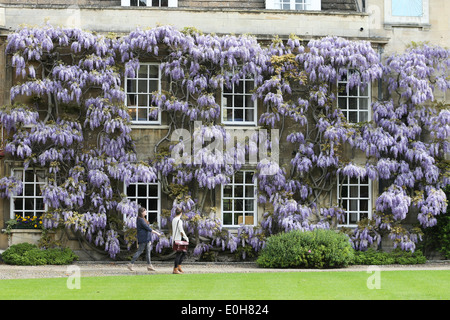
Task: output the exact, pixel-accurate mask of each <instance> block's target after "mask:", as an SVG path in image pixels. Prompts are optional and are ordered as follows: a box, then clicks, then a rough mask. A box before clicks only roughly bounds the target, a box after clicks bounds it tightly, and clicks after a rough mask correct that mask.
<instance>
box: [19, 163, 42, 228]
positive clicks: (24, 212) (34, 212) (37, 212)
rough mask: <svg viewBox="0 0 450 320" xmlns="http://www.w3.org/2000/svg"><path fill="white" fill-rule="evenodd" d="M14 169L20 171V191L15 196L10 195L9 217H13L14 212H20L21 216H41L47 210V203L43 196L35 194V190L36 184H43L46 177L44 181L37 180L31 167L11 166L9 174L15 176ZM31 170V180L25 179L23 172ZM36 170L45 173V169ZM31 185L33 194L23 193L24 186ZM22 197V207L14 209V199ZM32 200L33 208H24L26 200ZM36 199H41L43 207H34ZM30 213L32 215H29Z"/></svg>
mask: <svg viewBox="0 0 450 320" xmlns="http://www.w3.org/2000/svg"><path fill="white" fill-rule="evenodd" d="M16 171H20V172H21V173H22V193H21V194H20V195H16V196H12V197H11V199H10V218H11V219H15V217H16V214H18V215H20V214H19V212H21V215H22V217H27V216H28V217H30V216H33V217H36V216H38V217H40V216H42V215H43V214H44V213H45V212H46V211H47V208H48V206H47V204H46V203H45V202H44V197H43V196H42V195H37V194H36V190H37V186H38V185H42V186H45V185H46V183H47V179H46V178H45V179H44V181H42V182H39V181H38V178H37V176H36V173H35V172H34V171H33V169H27V170H25V169H24V168H13V169H11V175H14V176H16V177H17V175H16V174H15V172H16ZM27 171H28V172H33V181H31V182H30V181H26V180H25V178H26V175H25V172H27ZM36 171H40V172H42V173H43V174H45V171H44V170H43V169H39V170H36ZM29 185H32V186H33V190H34V194H33V195H25V188H26V186H29ZM19 199H22V209H21V210H16V209H15V206H14V201H15V200H19ZM27 199H28V200H32V201H33V209H28V210H27V209H25V207H26V204H25V202H26V200H27ZM36 199H41V200H42V203H43V205H44V209H43V210H37V209H36ZM27 213H29V214H27ZM30 214H32V215H30Z"/></svg>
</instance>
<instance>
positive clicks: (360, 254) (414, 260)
mask: <svg viewBox="0 0 450 320" xmlns="http://www.w3.org/2000/svg"><path fill="white" fill-rule="evenodd" d="M425 262H426V258H425V256H424V255H423V253H422V251H420V250H416V251H415V252H414V253H411V252H409V251H408V252H407V251H402V250H399V249H396V250H394V251H392V252H383V251H375V250H374V249H368V250H367V251H356V252H355V258H354V260H353V264H362V265H386V264H423V263H425Z"/></svg>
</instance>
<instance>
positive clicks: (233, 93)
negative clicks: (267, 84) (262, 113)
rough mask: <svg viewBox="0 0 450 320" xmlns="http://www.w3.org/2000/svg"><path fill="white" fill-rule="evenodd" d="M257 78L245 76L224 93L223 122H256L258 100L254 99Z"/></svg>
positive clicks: (225, 88) (244, 123)
mask: <svg viewBox="0 0 450 320" xmlns="http://www.w3.org/2000/svg"><path fill="white" fill-rule="evenodd" d="M254 87H255V80H254V79H253V78H251V77H248V76H246V77H244V78H242V79H241V80H239V83H237V84H235V83H233V84H232V85H231V87H229V88H227V87H224V89H223V93H222V122H223V123H224V124H243V125H246V124H247V125H248V124H250V125H255V124H256V101H254V100H253V99H252V96H253V93H252V90H253V89H254Z"/></svg>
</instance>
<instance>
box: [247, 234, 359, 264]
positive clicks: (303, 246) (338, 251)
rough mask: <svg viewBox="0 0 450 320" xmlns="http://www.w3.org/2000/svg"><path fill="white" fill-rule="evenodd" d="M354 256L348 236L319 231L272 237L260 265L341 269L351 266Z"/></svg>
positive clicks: (260, 259) (261, 254)
mask: <svg viewBox="0 0 450 320" xmlns="http://www.w3.org/2000/svg"><path fill="white" fill-rule="evenodd" d="M353 255H354V250H353V248H352V246H351V243H350V240H349V238H348V236H347V235H345V234H342V233H337V232H335V231H333V230H323V229H316V230H314V231H306V232H302V231H291V232H288V233H280V234H276V235H272V236H270V237H269V238H268V239H267V242H266V245H265V247H264V249H262V250H261V253H260V255H259V257H258V259H257V261H256V262H257V264H258V265H259V266H260V267H263V268H319V269H321V268H339V267H345V266H347V265H349V264H350V263H351V262H352V261H353Z"/></svg>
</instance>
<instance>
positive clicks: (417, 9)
mask: <svg viewBox="0 0 450 320" xmlns="http://www.w3.org/2000/svg"><path fill="white" fill-rule="evenodd" d="M392 15H393V16H399V17H421V16H422V15H423V1H422V0H392Z"/></svg>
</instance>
